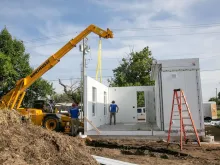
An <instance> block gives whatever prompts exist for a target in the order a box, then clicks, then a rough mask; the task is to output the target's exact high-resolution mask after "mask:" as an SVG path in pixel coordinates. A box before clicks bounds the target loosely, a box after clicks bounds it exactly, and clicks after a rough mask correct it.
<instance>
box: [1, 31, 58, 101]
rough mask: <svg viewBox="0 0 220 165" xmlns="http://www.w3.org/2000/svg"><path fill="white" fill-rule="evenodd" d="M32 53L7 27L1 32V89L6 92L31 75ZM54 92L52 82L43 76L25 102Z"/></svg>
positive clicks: (31, 88) (27, 95)
mask: <svg viewBox="0 0 220 165" xmlns="http://www.w3.org/2000/svg"><path fill="white" fill-rule="evenodd" d="M29 58H30V55H29V54H28V53H26V52H25V46H24V44H23V42H22V41H19V40H17V39H16V38H15V39H13V38H12V36H11V34H10V33H9V32H8V30H7V29H6V28H4V29H3V30H2V31H1V32H0V70H1V71H0V73H1V76H2V81H1V84H2V85H1V87H0V90H1V91H2V92H3V94H6V93H7V92H8V91H9V90H10V89H12V88H13V87H14V86H15V83H16V82H17V81H18V80H19V79H21V78H24V77H26V76H27V75H29V74H30V73H31V72H32V71H33V68H31V67H30V64H29ZM52 93H54V89H53V88H52V84H49V83H48V82H47V81H46V80H43V79H42V78H40V79H38V80H37V81H36V82H35V83H34V84H33V85H32V86H31V87H30V88H29V89H28V90H27V94H26V96H25V98H24V104H25V105H30V103H31V102H32V101H33V100H35V99H37V98H38V97H42V98H45V97H46V95H50V94H52Z"/></svg>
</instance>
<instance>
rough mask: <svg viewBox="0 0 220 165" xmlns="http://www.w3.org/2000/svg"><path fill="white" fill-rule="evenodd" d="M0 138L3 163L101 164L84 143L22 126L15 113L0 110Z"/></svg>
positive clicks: (20, 164)
mask: <svg viewBox="0 0 220 165" xmlns="http://www.w3.org/2000/svg"><path fill="white" fill-rule="evenodd" d="M0 135H1V136H0V164H4V165H6V164H7V165H8V164H10V165H11V164H14V165H27V164H32V165H35V164H36V165H39V164H40V165H50V164H53V165H55V164H59V165H62V164H65V165H67V164H68V165H79V164H80V165H81V164H82V165H97V164H98V163H97V162H96V160H95V159H93V157H92V156H91V154H90V152H89V150H88V149H87V147H86V146H85V142H84V141H82V140H80V139H78V138H74V137H71V136H67V135H63V134H61V133H57V132H54V131H53V132H51V131H47V130H45V129H43V128H41V127H38V126H34V125H32V124H30V123H21V119H20V116H19V115H18V114H17V112H16V111H8V110H0Z"/></svg>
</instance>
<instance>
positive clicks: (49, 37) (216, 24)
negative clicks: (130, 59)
mask: <svg viewBox="0 0 220 165" xmlns="http://www.w3.org/2000/svg"><path fill="white" fill-rule="evenodd" d="M218 26H220V23H212V24H194V25H185V26H165V27H162V26H158V27H148V28H127V29H125V28H118V29H114V28H112V29H111V30H112V31H114V32H117V31H119V32H120V31H145V30H161V29H163V30H166V29H171V30H174V29H182V28H198V27H218ZM74 33H77V32H71V33H60V34H56V35H51V36H44V37H39V38H34V39H31V40H28V41H23V42H25V43H33V42H35V41H39V40H43V39H52V38H57V37H64V36H68V35H73V34H74Z"/></svg>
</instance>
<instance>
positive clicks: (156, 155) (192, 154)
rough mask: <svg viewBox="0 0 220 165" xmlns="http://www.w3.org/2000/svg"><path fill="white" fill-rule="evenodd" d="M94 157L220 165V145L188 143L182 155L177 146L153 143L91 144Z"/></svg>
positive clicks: (158, 162)
mask: <svg viewBox="0 0 220 165" xmlns="http://www.w3.org/2000/svg"><path fill="white" fill-rule="evenodd" d="M87 143H88V144H87V145H88V146H89V148H90V151H91V153H92V154H94V155H98V156H103V157H108V158H113V159H117V160H121V161H127V162H130V163H136V164H146V165H148V164H161V165H162V164H163V165H164V164H186V165H188V164H199V165H203V164H204V165H205V164H209V165H210V164H220V144H219V145H216V144H215V145H213V144H212V145H211V144H202V146H201V147H199V146H198V144H186V145H184V148H183V151H182V152H180V150H179V147H178V146H177V145H171V146H169V148H167V143H165V142H152V141H149V140H131V139H120V140H113V139H108V140H103V139H98V140H97V139H96V140H93V141H92V142H87Z"/></svg>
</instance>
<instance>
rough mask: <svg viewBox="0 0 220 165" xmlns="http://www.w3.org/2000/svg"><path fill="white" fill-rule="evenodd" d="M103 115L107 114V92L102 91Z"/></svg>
mask: <svg viewBox="0 0 220 165" xmlns="http://www.w3.org/2000/svg"><path fill="white" fill-rule="evenodd" d="M104 115H107V93H106V92H104Z"/></svg>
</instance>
